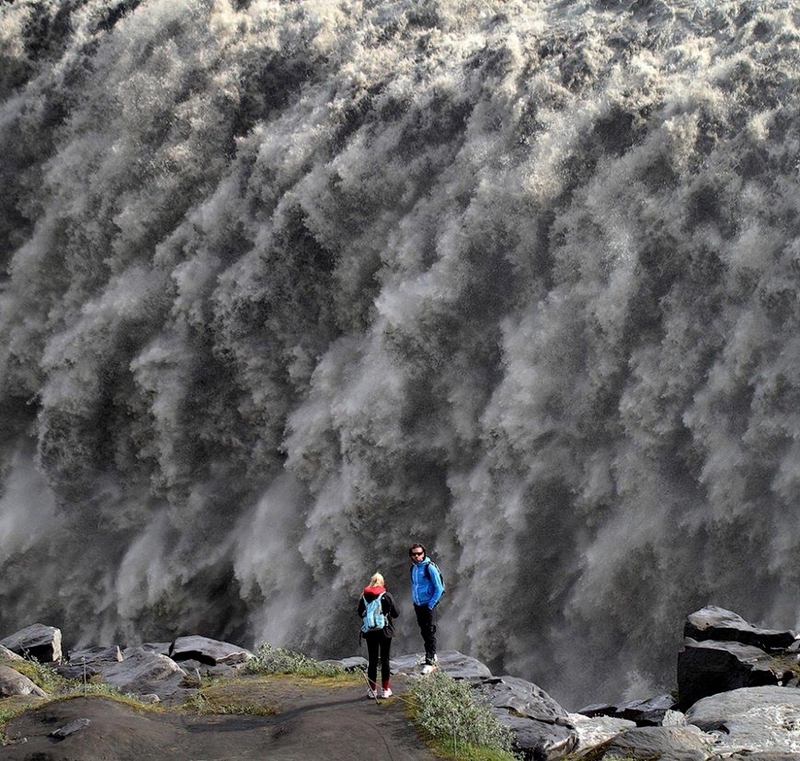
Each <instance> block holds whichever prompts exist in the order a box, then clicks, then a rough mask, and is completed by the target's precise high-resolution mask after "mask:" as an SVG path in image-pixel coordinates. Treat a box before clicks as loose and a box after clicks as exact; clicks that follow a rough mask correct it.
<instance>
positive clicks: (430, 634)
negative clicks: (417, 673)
mask: <svg viewBox="0 0 800 761" xmlns="http://www.w3.org/2000/svg"><path fill="white" fill-rule="evenodd" d="M414 612H415V613H416V614H417V623H418V624H419V631H420V634H422V641H423V642H424V643H425V660H426V662H428V663H432V662H433V658H434V656H435V655H436V609H435V608H434V609H433V610H431V609H430V608H429V607H428V606H427V605H415V606H414Z"/></svg>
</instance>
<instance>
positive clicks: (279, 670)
mask: <svg viewBox="0 0 800 761" xmlns="http://www.w3.org/2000/svg"><path fill="white" fill-rule="evenodd" d="M245 668H246V669H247V670H248V671H251V672H253V673H254V674H297V675H299V676H311V677H316V676H323V677H337V676H344V675H345V674H346V673H347V672H346V671H345V669H344V668H343V667H342V666H339V665H338V664H334V663H320V662H319V661H315V660H314V659H313V658H309V657H308V656H307V655H303V653H297V652H295V651H293V650H285V649H284V648H282V647H273V646H272V645H270V644H269V643H267V642H264V643H263V644H261V645H259V646H258V648H257V649H256V652H255V657H254V658H251V659H250V660H249V661H248V662H247V665H246V667H245Z"/></svg>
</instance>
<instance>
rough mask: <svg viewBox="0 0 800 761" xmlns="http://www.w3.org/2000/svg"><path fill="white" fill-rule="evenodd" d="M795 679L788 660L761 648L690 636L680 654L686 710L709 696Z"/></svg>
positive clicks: (680, 700) (682, 700)
mask: <svg viewBox="0 0 800 761" xmlns="http://www.w3.org/2000/svg"><path fill="white" fill-rule="evenodd" d="M791 678H792V672H791V670H790V668H789V665H788V664H787V663H785V662H783V661H782V660H781V659H779V658H776V657H774V656H772V655H769V654H767V653H765V652H764V651H763V650H761V649H759V648H757V647H752V646H750V645H742V644H740V643H738V642H715V641H713V640H706V641H704V642H697V641H695V640H693V639H686V640H685V641H684V644H683V647H682V648H681V650H680V652H679V653H678V705H679V707H680V708H681V710H685V709H686V708H688V707H689V706H691V705H692V704H693V703H695V702H696V701H698V700H700V699H701V698H704V697H707V696H708V695H714V694H716V693H718V692H726V691H728V690H735V689H738V688H740V687H759V686H762V685H770V684H772V685H777V684H783V683H784V682H787V681H789V679H791Z"/></svg>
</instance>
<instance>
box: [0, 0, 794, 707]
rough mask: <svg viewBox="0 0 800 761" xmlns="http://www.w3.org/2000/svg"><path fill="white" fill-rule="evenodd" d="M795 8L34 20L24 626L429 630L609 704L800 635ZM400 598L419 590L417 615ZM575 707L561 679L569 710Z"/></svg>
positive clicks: (2, 376) (152, 1) (14, 434)
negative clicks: (696, 622) (699, 645)
mask: <svg viewBox="0 0 800 761" xmlns="http://www.w3.org/2000/svg"><path fill="white" fill-rule="evenodd" d="M799 43H800V13H799V12H798V11H797V9H796V7H795V6H794V4H793V3H791V2H789V1H788V0H762V1H761V2H756V1H755V0H746V1H739V0H713V1H712V0H701V1H698V0H575V2H572V1H567V0H342V1H341V2H337V3H332V2H328V1H327V0H296V1H294V0H293V1H291V2H290V1H289V0H36V1H34V0H17V1H16V2H14V3H7V4H4V5H3V7H2V8H0V94H1V95H2V99H1V100H0V141H1V142H2V145H3V146H4V147H3V155H2V159H0V178H1V179H2V186H3V193H2V195H1V196H0V227H1V228H2V235H0V260H1V261H2V270H1V272H2V274H1V275H0V337H1V338H2V340H0V420H2V426H3V430H4V436H3V437H2V441H0V549H1V550H2V553H0V574H2V578H3V585H2V594H0V632H5V633H6V634H8V633H11V632H12V631H15V630H16V629H18V628H22V626H25V625H27V624H29V623H32V622H33V621H34V620H40V619H41V620H44V622H45V623H49V624H54V625H58V626H61V627H62V628H63V629H64V636H65V640H66V641H67V643H68V644H69V643H70V642H71V643H72V645H73V646H79V645H85V644H111V643H114V642H124V641H134V639H135V638H138V640H139V641H141V640H142V639H144V638H156V639H161V640H163V639H167V638H169V637H172V636H175V635H177V634H186V633H199V634H204V635H206V636H214V637H220V638H229V639H235V640H238V641H239V642H242V643H244V644H253V643H258V642H260V641H263V640H269V641H270V642H272V643H273V644H277V645H283V646H288V647H294V648H300V649H303V650H305V651H306V652H308V653H310V654H312V655H317V656H326V657H327V656H342V655H349V654H352V653H353V652H356V651H357V650H358V647H359V646H358V640H357V630H358V623H357V619H356V615H355V605H356V602H357V596H358V592H359V590H360V589H361V587H362V586H363V585H364V584H365V583H366V582H367V581H368V579H369V577H370V575H371V574H372V573H373V572H374V571H380V572H382V573H383V574H384V575H385V576H386V578H387V583H388V584H389V587H390V588H391V589H393V590H394V592H395V595H396V597H397V599H398V602H399V603H400V604H401V607H404V610H403V614H404V615H403V616H402V617H401V619H399V620H398V627H397V628H398V644H397V645H396V648H397V649H398V652H400V651H402V650H405V651H406V652H413V651H414V650H420V648H421V639H420V637H419V633H418V631H417V630H416V625H415V623H414V620H413V612H412V610H411V603H410V595H409V593H408V565H409V563H408V557H407V548H408V547H409V546H410V545H411V544H412V543H413V542H416V541H422V542H423V543H425V544H426V545H427V546H428V549H429V551H430V554H431V556H432V557H433V558H434V559H435V560H436V561H437V562H438V563H439V565H440V566H441V567H442V569H443V572H444V574H445V576H446V579H447V583H448V591H447V593H446V597H445V601H444V603H443V604H442V606H441V626H440V648H457V649H460V650H462V651H464V652H467V653H469V654H471V655H474V656H475V657H478V658H480V659H481V660H484V661H485V662H487V663H489V664H491V666H492V668H493V669H494V670H495V671H496V672H497V673H503V672H505V673H515V674H517V675H520V676H524V677H526V678H528V679H530V680H532V681H535V682H536V683H537V684H539V685H540V686H542V687H543V688H544V689H546V690H547V691H548V692H550V693H551V694H553V695H554V696H555V697H556V698H558V699H561V700H563V701H566V703H570V704H571V705H570V707H572V708H577V707H580V705H583V704H585V703H587V702H590V701H591V700H595V699H614V698H616V697H618V696H620V695H627V696H629V697H632V698H633V697H637V698H638V697H648V696H649V695H650V694H653V693H654V692H655V691H657V690H669V689H671V688H672V687H673V683H674V668H675V654H676V649H677V645H678V643H679V641H680V637H681V629H682V624H683V619H684V617H685V616H686V615H687V614H688V613H690V612H692V611H693V610H695V609H696V608H698V607H700V606H702V605H703V604H705V603H714V604H717V605H721V606H724V607H729V608H733V609H735V610H737V612H739V613H741V614H742V615H743V616H744V617H745V618H746V619H748V620H751V621H753V622H756V623H762V624H765V625H770V626H773V627H775V628H781V627H786V628H791V627H794V626H796V625H798V623H800V605H799V604H798V595H797V589H798V587H800V565H799V564H798V563H797V557H798V551H800V527H799V525H798V520H797V509H796V505H797V504H798V501H799V500H800V443H798V442H800V415H799V414H798V411H799V410H800V330H799V329H798V328H800V302H799V301H798V282H799V281H800V213H799V212H800V183H799V182H798V179H799V174H798V173H800V121H798V118H797V102H798V95H800V92H799V91H800V84H798V82H799V80H798V64H799V63H800V44H799ZM403 603H404V605H403ZM566 703H565V704H566Z"/></svg>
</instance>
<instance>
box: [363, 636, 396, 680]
mask: <svg viewBox="0 0 800 761" xmlns="http://www.w3.org/2000/svg"><path fill="white" fill-rule="evenodd" d="M364 639H365V640H367V654H368V655H369V665H368V666H367V678H368V679H369V681H370V684H375V683H376V681H377V679H376V677H377V676H378V660H380V662H381V681H382V682H383V683H384V684H386V682H388V681H389V679H390V677H391V674H392V672H391V671H390V670H389V653H390V652H391V649H392V638H391V637H387V636H386V635H385V634H384V633H383V632H371V633H370V634H365V635H364Z"/></svg>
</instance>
